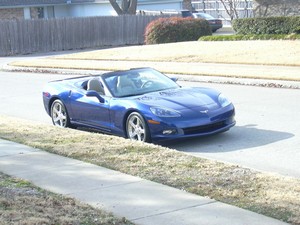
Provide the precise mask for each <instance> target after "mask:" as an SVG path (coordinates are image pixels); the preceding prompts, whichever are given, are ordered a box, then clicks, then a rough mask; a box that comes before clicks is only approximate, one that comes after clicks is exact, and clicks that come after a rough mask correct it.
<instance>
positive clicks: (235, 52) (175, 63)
mask: <svg viewBox="0 0 300 225" xmlns="http://www.w3.org/2000/svg"><path fill="white" fill-rule="evenodd" d="M201 63H223V64H225V65H227V66H225V67H224V66H223V67H221V68H217V67H216V66H214V64H206V65H205V66H204V65H203V64H201ZM239 63H241V64H248V65H252V64H255V65H268V66H269V67H265V68H267V70H265V68H252V67H247V68H244V67H243V66H238V67H234V66H229V65H232V64H239ZM11 65H12V66H20V67H30V68H40V69H41V70H42V71H43V68H62V69H81V70H97V71H98V70H106V71H107V70H108V71H110V70H124V69H130V68H134V67H153V68H155V69H157V70H160V71H162V72H164V73H175V74H176V73H177V74H192V75H207V76H210V75H212V76H232V77H245V78H262V79H278V80H300V69H299V66H300V40H295V41H287V40H285V41H220V42H203V41H194V42H180V43H170V44H160V45H143V46H128V47H119V48H108V49H101V50H95V51H85V52H81V53H74V54H65V55H61V56H56V57H48V58H42V59H37V60H23V61H16V62H13V63H11ZM273 65H276V66H292V67H293V68H292V70H290V71H289V72H288V73H286V72H285V70H283V71H282V70H280V71H278V69H276V67H272V66H273Z"/></svg>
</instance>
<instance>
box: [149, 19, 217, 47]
mask: <svg viewBox="0 0 300 225" xmlns="http://www.w3.org/2000/svg"><path fill="white" fill-rule="evenodd" d="M211 34H212V32H211V29H210V26H209V24H208V22H207V21H206V20H204V19H193V18H180V17H170V18H159V19H157V20H154V21H152V22H151V23H149V24H148V25H147V27H146V29H145V43H146V44H160V43H171V42H181V41H196V40H198V39H199V37H201V36H207V35H211Z"/></svg>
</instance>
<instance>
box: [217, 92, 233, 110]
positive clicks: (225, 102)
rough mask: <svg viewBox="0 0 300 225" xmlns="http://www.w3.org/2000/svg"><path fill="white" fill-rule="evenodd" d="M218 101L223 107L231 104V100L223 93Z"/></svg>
mask: <svg viewBox="0 0 300 225" xmlns="http://www.w3.org/2000/svg"><path fill="white" fill-rule="evenodd" d="M218 101H219V103H220V105H221V106H222V107H226V106H228V105H230V104H231V101H229V100H228V99H227V98H226V97H225V96H224V95H223V94H220V95H219V97H218Z"/></svg>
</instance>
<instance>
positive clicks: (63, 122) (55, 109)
mask: <svg viewBox="0 0 300 225" xmlns="http://www.w3.org/2000/svg"><path fill="white" fill-rule="evenodd" d="M51 118H52V123H53V125H55V126H58V127H63V128H66V127H70V118H69V115H68V112H67V109H66V107H65V105H64V103H63V102H62V101H61V100H59V99H57V100H55V101H54V102H53V103H52V105H51Z"/></svg>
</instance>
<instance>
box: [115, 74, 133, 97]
mask: <svg viewBox="0 0 300 225" xmlns="http://www.w3.org/2000/svg"><path fill="white" fill-rule="evenodd" d="M135 89H136V86H135V85H134V83H133V81H132V80H131V79H130V78H128V76H119V77H118V81H117V91H118V93H120V94H121V95H128V94H131V93H133V92H134V90H135Z"/></svg>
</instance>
